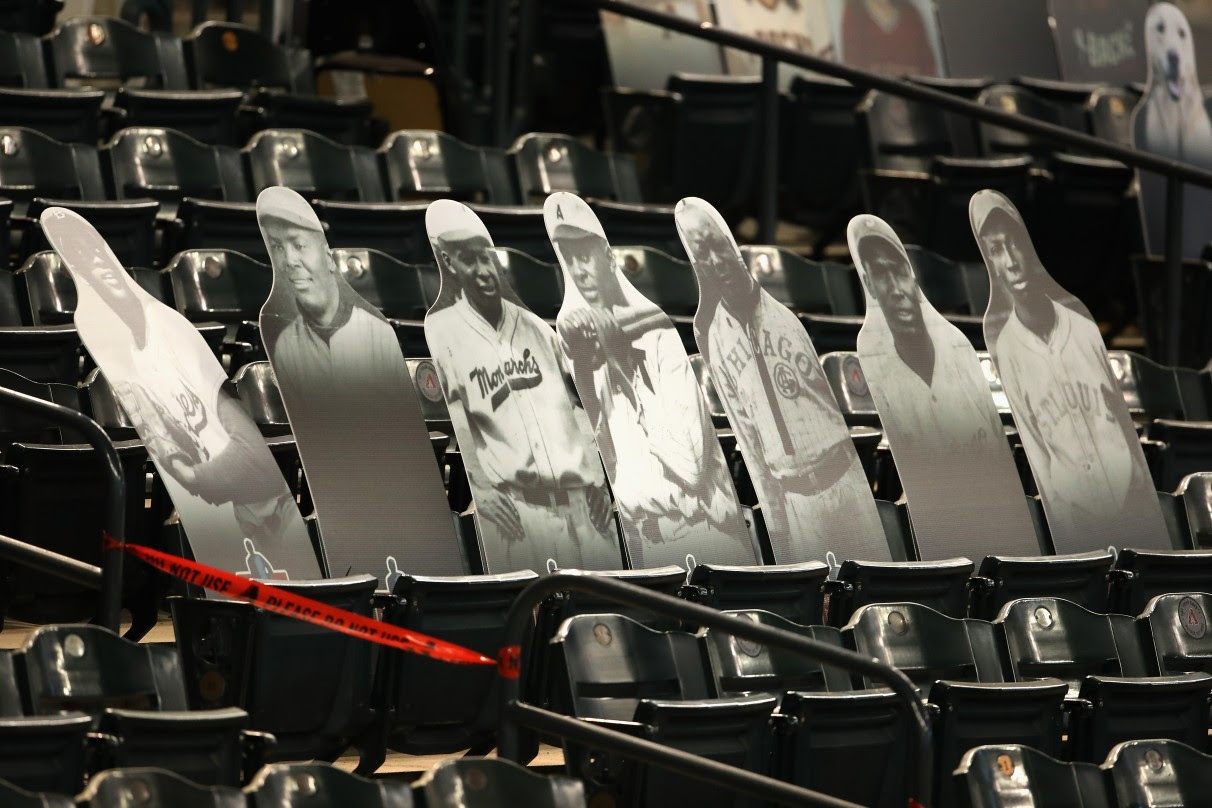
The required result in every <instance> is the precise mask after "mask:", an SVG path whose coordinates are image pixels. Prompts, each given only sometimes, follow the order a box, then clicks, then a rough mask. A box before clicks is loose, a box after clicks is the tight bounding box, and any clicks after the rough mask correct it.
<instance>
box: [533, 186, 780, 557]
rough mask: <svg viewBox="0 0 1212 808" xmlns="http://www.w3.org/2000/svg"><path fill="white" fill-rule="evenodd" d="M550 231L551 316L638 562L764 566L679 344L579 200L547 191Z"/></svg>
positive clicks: (669, 324) (668, 322)
mask: <svg viewBox="0 0 1212 808" xmlns="http://www.w3.org/2000/svg"><path fill="white" fill-rule="evenodd" d="M543 213H544V218H545V219H546V223H547V233H548V235H549V236H550V237H551V243H552V245H553V246H554V247H555V250H556V255H557V257H558V258H559V260H560V266H561V268H562V269H563V272H564V305H563V306H562V307H561V308H560V313H559V316H558V317H557V318H556V324H557V331H558V332H559V336H560V347H561V349H562V350H563V353H564V356H565V358H566V360H567V362H568V366H569V368H570V370H571V371H572V379H573V382H574V383H575V384H576V389H577V392H578V393H579V394H580V398H581V401H582V402H584V405H585V412H586V414H588V416H589V422H590V424H591V425H592V427H593V430H594V436H595V437H596V438H597V444H598V451H599V452H600V453H601V455H602V461H603V463H604V465H605V466H606V476H607V478H608V479H609V480H610V485H611V488H612V489H613V490H614V496H615V502H616V504H617V505H618V508H619V515H620V521H621V522H622V524H623V535H624V539H625V541H626V544H627V550H628V553H629V555H630V557H631V565H632V567H633V568H636V569H644V568H650V567H659V566H663V565H666V564H682V563H685V560H686V556H687V555H693V556H694V558H695V560H696V561H699V562H706V563H712V564H754V563H760V556H759V554H758V553H757V552H756V551H755V548H754V547H753V544H752V543H751V541H750V538H749V534H748V531H747V529H746V527H745V523H744V520H743V519H742V517H741V508H740V503H739V501H738V499H737V494H736V488H735V486H734V485H733V483H732V477H731V476H730V475H729V473H728V468H727V466H726V464H725V461H724V453H723V451H722V450H721V449H720V445H719V442H718V440H717V439H716V435H715V428H714V427H713V426H712V424H711V418H710V417H709V416H708V414H707V407H706V404H705V403H704V401H703V396H702V393H701V392H700V391H699V387H698V383H697V381H696V380H695V378H694V371H693V370H692V369H691V367H690V358H689V357H688V356H687V355H686V350H685V348H683V347H682V341H681V339H680V338H679V337H678V333H677V331H676V330H675V329H674V327H673V323H672V321H671V320H670V319H669V317H668V316H667V315H666V314H665V313H664V312H662V311H661V310H660V308H658V307H657V306H656V305H654V304H653V303H652V302H651V301H650V300H648V299H647V298H645V297H644V296H643V295H641V294H640V293H639V292H638V291H636V289H635V287H634V286H632V285H631V283H630V282H629V281H628V280H627V278H626V277H625V276H624V275H623V272H622V271H621V269H620V268H619V266H618V263H617V261H616V260H615V256H614V253H613V251H612V250H611V249H610V244H609V243H608V242H607V241H606V235H605V233H603V232H602V226H601V224H600V223H599V222H598V220H597V217H596V216H594V214H593V211H591V210H590V209H589V206H588V205H586V204H585V203H584V202H583V201H582V200H581V199H579V198H578V197H576V196H575V195H573V194H569V193H557V194H552V195H551V196H549V197H547V201H546V203H545V204H544V205H543Z"/></svg>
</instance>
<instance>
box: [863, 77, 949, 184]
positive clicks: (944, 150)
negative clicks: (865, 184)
mask: <svg viewBox="0 0 1212 808" xmlns="http://www.w3.org/2000/svg"><path fill="white" fill-rule="evenodd" d="M859 131H860V132H862V134H863V136H864V138H865V139H866V143H867V165H868V166H869V167H870V168H873V169H875V170H877V171H912V172H918V173H929V172H930V169H931V167H932V164H933V161H934V158H935V156H937V155H949V154H951V153H952V147H951V133H950V131H949V130H948V128H947V118H946V115H945V114H944V113H943V111H942V110H941V109H939V108H938V107H932V106H928V105H926V104H917V103H914V102H912V101H906V100H905V99H903V98H897V97H896V96H892V95H888V94H887V93H881V92H872V93H870V94H869V95H868V96H867V98H866V99H865V100H864V101H863V104H862V106H860V107H859Z"/></svg>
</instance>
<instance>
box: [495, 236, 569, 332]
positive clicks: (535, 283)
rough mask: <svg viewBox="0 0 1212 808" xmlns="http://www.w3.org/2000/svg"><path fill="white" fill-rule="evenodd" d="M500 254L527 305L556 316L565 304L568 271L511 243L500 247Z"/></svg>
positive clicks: (545, 315) (504, 268)
mask: <svg viewBox="0 0 1212 808" xmlns="http://www.w3.org/2000/svg"><path fill="white" fill-rule="evenodd" d="M496 254H497V261H498V262H499V263H500V266H501V271H502V272H503V273H504V274H505V277H506V279H507V280H508V281H509V285H510V286H511V287H513V290H514V291H515V292H517V293H518V297H519V298H521V299H522V302H523V303H525V304H526V307H527V308H528V309H530V310H531V311H533V312H534V313H535V314H537V315H539V316H540V317H543V318H546V319H549V320H554V319H555V317H556V315H557V314H558V313H559V311H560V307H561V306H562V305H564V273H563V272H561V271H560V266H559V264H551V263H547V262H545V261H540V260H539V259H537V258H532V257H531V256H529V255H527V254H526V253H524V252H520V251H518V250H515V249H512V248H509V247H498V248H496Z"/></svg>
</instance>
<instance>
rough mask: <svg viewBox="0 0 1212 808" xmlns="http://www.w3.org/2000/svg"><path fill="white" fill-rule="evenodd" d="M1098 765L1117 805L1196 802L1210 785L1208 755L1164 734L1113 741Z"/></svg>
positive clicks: (1147, 807)
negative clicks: (1132, 739) (1143, 738)
mask: <svg viewBox="0 0 1212 808" xmlns="http://www.w3.org/2000/svg"><path fill="white" fill-rule="evenodd" d="M1102 768H1103V770H1104V771H1105V772H1107V773H1108V774H1109V775H1110V778H1111V784H1112V788H1113V789H1114V792H1115V799H1116V801H1117V803H1118V804H1119V805H1121V806H1128V805H1131V806H1139V808H1163V806H1169V805H1199V804H1200V803H1201V802H1202V801H1203V800H1205V799H1207V797H1206V795H1207V794H1208V792H1209V789H1212V758H1210V757H1209V756H1208V755H1207V754H1205V753H1204V752H1203V751H1201V750H1199V749H1194V748H1192V747H1190V746H1187V745H1186V744H1184V743H1179V742H1178V741H1172V740H1167V739H1164V738H1150V739H1148V740H1141V741H1128V742H1126V743H1121V744H1117V745H1116V746H1115V747H1114V748H1113V749H1112V750H1111V751H1110V752H1109V753H1108V754H1107V760H1106V762H1105V763H1103V767H1102Z"/></svg>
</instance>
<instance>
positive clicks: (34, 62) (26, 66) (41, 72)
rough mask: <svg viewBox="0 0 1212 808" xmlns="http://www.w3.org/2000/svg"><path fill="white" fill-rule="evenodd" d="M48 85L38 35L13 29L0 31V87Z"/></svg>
mask: <svg viewBox="0 0 1212 808" xmlns="http://www.w3.org/2000/svg"><path fill="white" fill-rule="evenodd" d="M47 86H49V85H48V84H47V81H46V64H45V62H43V60H42V43H41V42H39V41H38V37H36V36H34V35H32V34H27V33H22V32H18V31H13V30H11V29H5V30H4V31H3V32H0V87H25V88H29V89H35V90H39V89H45V88H46V87H47Z"/></svg>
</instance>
